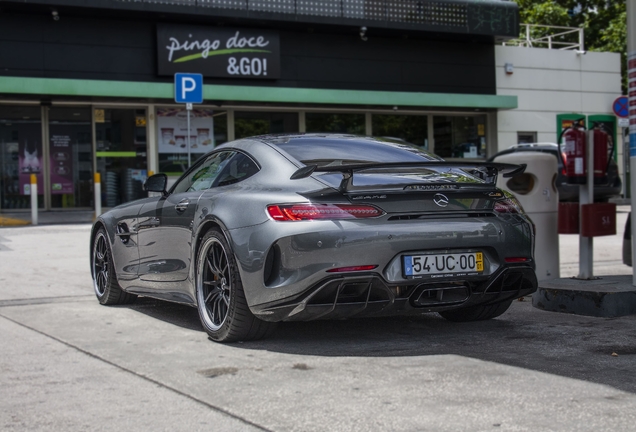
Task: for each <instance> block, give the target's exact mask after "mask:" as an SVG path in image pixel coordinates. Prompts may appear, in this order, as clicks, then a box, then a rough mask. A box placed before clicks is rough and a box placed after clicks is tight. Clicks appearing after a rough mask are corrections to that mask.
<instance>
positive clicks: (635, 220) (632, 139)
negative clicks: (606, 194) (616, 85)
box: [627, 0, 636, 286]
mask: <svg viewBox="0 0 636 432" xmlns="http://www.w3.org/2000/svg"><path fill="white" fill-rule="evenodd" d="M627 74H628V77H629V78H628V81H629V84H628V93H629V94H628V95H627V96H628V98H629V167H630V169H629V172H630V186H631V201H632V202H631V204H632V213H634V197H635V196H636V109H633V108H632V106H634V105H636V87H630V86H632V85H636V77H634V76H633V75H634V74H636V0H627ZM632 89H633V90H632ZM634 234H636V214H633V215H632V236H634ZM635 251H636V242H633V241H632V261H634V258H636V254H635ZM632 285H634V286H636V265H632Z"/></svg>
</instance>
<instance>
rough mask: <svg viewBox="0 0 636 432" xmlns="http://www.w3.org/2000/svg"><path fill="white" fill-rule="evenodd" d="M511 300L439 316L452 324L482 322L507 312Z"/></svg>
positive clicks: (455, 310) (452, 311) (442, 313)
mask: <svg viewBox="0 0 636 432" xmlns="http://www.w3.org/2000/svg"><path fill="white" fill-rule="evenodd" d="M511 304H512V300H507V301H504V302H501V303H495V304H490V305H478V306H471V307H467V308H461V309H453V310H448V311H444V312H440V313H439V314H440V315H441V316H442V317H444V318H446V319H447V320H449V321H453V322H468V321H483V320H488V319H492V318H497V317H498V316H499V315H501V314H503V313H504V312H506V311H507V310H508V308H509V307H510V305H511Z"/></svg>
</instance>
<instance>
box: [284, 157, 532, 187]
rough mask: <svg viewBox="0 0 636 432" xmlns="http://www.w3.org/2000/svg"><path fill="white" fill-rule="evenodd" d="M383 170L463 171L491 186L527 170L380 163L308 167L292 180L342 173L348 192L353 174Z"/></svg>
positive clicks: (518, 167) (441, 163)
mask: <svg viewBox="0 0 636 432" xmlns="http://www.w3.org/2000/svg"><path fill="white" fill-rule="evenodd" d="M381 168H435V169H444V168H448V169H461V170H464V171H466V172H467V173H468V174H471V175H473V176H476V177H479V178H481V179H482V180H484V181H486V182H487V183H489V184H495V183H497V176H498V175H499V173H500V172H501V173H503V176H504V177H506V178H508V177H514V176H516V175H519V174H523V172H524V171H525V170H526V164H519V165H513V164H506V163H496V162H445V161H426V162H378V163H367V164H352V165H337V166H329V165H326V166H318V165H306V166H304V167H302V168H299V169H298V170H297V171H296V172H295V173H294V174H292V176H291V177H290V180H297V179H302V178H306V177H309V176H310V175H312V174H313V173H315V172H340V173H342V182H341V183H340V191H341V192H346V191H347V190H349V189H350V187H351V185H352V183H353V174H354V173H356V172H359V171H364V170H370V169H381Z"/></svg>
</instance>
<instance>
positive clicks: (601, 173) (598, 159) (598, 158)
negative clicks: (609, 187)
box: [593, 123, 614, 184]
mask: <svg viewBox="0 0 636 432" xmlns="http://www.w3.org/2000/svg"><path fill="white" fill-rule="evenodd" d="M593 134H594V184H606V183H607V171H608V170H609V163H610V157H611V156H610V155H611V154H612V153H613V152H614V144H613V143H612V137H611V136H610V134H608V133H607V131H606V130H605V125H603V123H595V124H594V129H593Z"/></svg>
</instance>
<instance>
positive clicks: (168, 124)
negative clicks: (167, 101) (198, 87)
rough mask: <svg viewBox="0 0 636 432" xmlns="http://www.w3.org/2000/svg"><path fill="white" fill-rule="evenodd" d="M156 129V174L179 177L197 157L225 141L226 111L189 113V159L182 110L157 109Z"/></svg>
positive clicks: (184, 111)
mask: <svg viewBox="0 0 636 432" xmlns="http://www.w3.org/2000/svg"><path fill="white" fill-rule="evenodd" d="M157 129H158V131H157V132H158V140H157V141H158V153H159V172H162V173H165V174H168V175H169V176H180V175H181V174H182V173H183V172H184V171H185V170H186V169H187V168H188V167H189V166H190V165H191V164H192V163H194V161H196V160H197V159H198V158H200V157H201V156H203V155H204V154H206V153H208V152H209V151H211V150H212V149H214V147H216V146H217V145H219V144H223V143H224V142H227V112H226V111H215V110H212V109H206V108H197V109H193V110H192V111H191V112H190V152H189V153H190V160H188V118H187V111H186V110H185V109H183V108H181V107H178V108H177V107H175V108H158V109H157Z"/></svg>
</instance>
